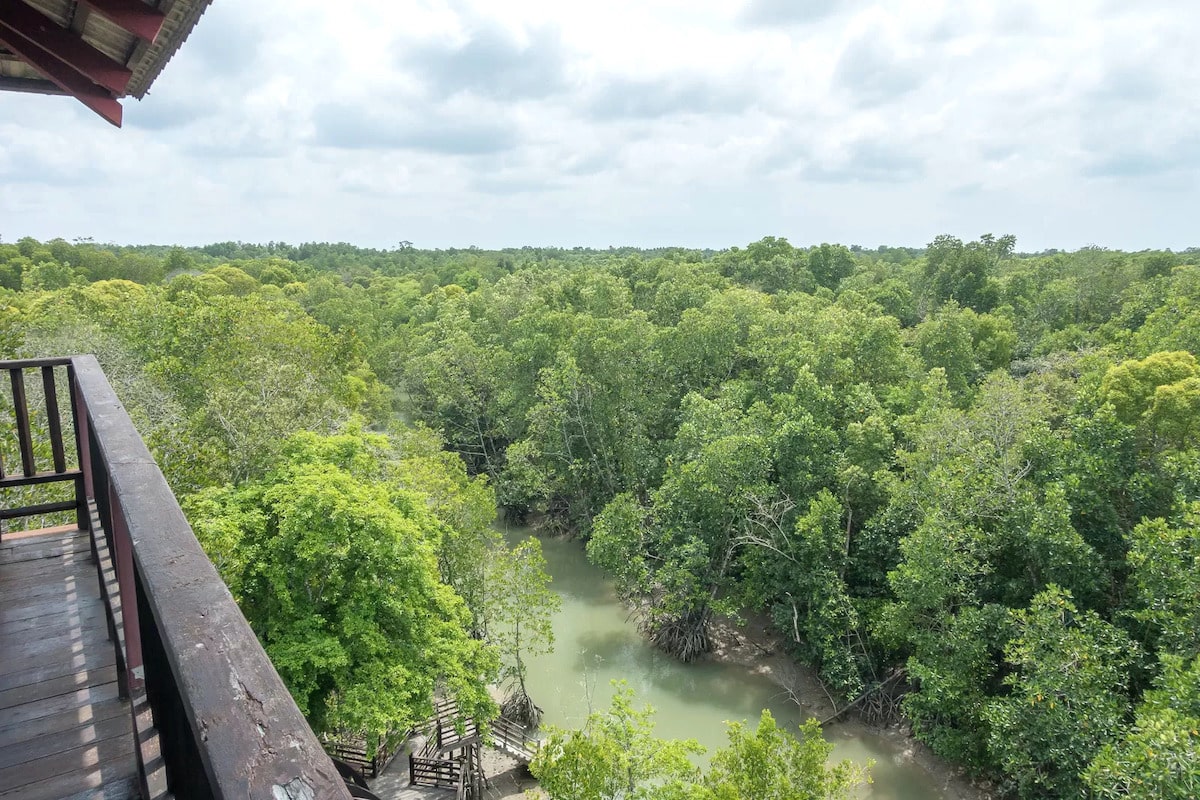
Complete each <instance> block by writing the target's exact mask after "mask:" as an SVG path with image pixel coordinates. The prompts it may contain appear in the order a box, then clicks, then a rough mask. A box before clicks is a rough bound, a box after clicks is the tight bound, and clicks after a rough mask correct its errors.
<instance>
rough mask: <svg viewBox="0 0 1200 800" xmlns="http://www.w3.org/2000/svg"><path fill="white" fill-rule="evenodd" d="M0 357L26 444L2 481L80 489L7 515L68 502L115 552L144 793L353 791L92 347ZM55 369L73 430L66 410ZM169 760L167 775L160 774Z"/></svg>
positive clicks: (118, 639)
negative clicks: (37, 408) (36, 423)
mask: <svg viewBox="0 0 1200 800" xmlns="http://www.w3.org/2000/svg"><path fill="white" fill-rule="evenodd" d="M0 369H3V370H7V371H8V373H9V376H10V383H11V385H12V393H13V406H14V419H15V428H16V435H17V440H18V450H19V452H20V458H21V470H20V472H21V474H20V475H9V476H3V477H0V487H9V488H12V487H24V486H32V485H36V484H42V483H57V482H66V481H71V482H73V483H74V489H75V490H74V497H73V498H72V499H71V500H69V501H66V500H56V501H54V502H48V503H32V504H26V505H23V506H20V507H16V508H9V509H5V510H3V511H0V519H13V518H18V517H27V516H34V515H42V514H48V513H54V512H60V513H61V512H63V511H73V512H74V515H75V517H76V521H77V522H78V524H79V526H80V527H81V528H82V529H86V530H91V531H92V532H93V533H94V536H93V542H94V543H95V542H97V541H98V542H99V545H100V548H99V549H101V550H107V553H102V554H101V556H102V557H98V558H97V563H98V569H101V570H103V569H104V566H103V565H104V564H105V563H106V562H108V561H109V560H111V565H112V568H113V571H115V574H116V578H117V586H118V594H119V605H120V619H119V631H117V633H118V634H119V635H118V636H115V637H114V640H115V641H114V647H116V648H117V651H118V652H117V657H118V665H119V670H118V679H119V684H120V688H121V691H122V694H123V695H124V696H126V697H128V698H129V699H130V700H131V701H132V702H131V708H132V709H133V717H134V719H133V725H134V731H135V735H136V736H137V742H138V745H139V746H138V747H137V748H135V751H136V755H137V760H138V771H139V775H140V776H141V778H142V782H143V786H142V792H143V796H145V797H155V796H161V795H163V793H164V792H170V793H171V794H173V795H174V796H175V797H176V798H180V800H188V799H189V798H235V797H236V798H255V799H257V798H263V799H264V800H266V799H267V798H299V797H317V798H348V797H350V795H349V793H348V792H347V790H346V788H345V785H344V784H343V782H342V780H341V778H340V776H339V775H338V773H337V771H336V770H335V769H334V767H333V764H332V762H331V761H330V760H329V757H328V756H327V755H326V754H325V752H324V751H323V750H322V749H321V745H320V743H319V742H318V741H317V738H316V736H314V735H313V733H312V730H311V729H310V728H309V726H308V723H307V722H306V721H305V719H304V716H303V715H302V714H301V713H300V710H299V709H298V708H297V707H296V704H295V702H294V701H293V700H292V697H291V695H290V694H289V693H288V691H287V688H286V687H285V686H284V685H283V681H282V680H281V679H280V678H279V675H278V674H277V673H276V671H275V668H274V667H273V666H272V665H271V662H270V660H269V659H268V658H267V655H266V653H265V652H264V651H263V649H262V646H261V645H260V644H259V641H258V639H257V638H256V637H255V635H254V632H253V631H251V630H250V626H249V624H248V623H247V622H246V619H245V617H243V616H242V614H241V612H240V611H239V610H238V607H237V604H236V603H235V602H234V600H233V597H232V596H231V595H230V593H229V590H228V589H227V588H226V586H225V584H224V583H223V582H222V581H221V578H220V577H219V576H218V575H217V572H216V570H215V569H214V568H213V566H212V563H211V562H210V561H209V559H208V557H207V556H206V555H205V554H204V551H203V550H202V549H201V547H200V544H199V542H197V541H196V537H195V535H194V534H193V533H192V530H191V528H190V527H189V526H188V523H187V520H186V519H184V516H183V512H182V511H181V510H180V508H179V503H178V502H177V501H176V499H175V496H174V494H172V492H171V489H170V488H169V487H168V486H167V483H166V480H165V479H164V478H163V475H162V473H161V472H160V471H159V469H158V466H157V465H156V464H155V462H154V459H153V458H152V457H151V456H150V453H149V451H148V450H147V449H146V445H145V444H144V443H143V442H142V439H141V437H140V436H139V435H138V433H137V431H136V430H135V429H134V426H133V423H132V422H131V421H130V419H129V415H128V414H127V413H126V412H125V409H124V408H123V407H122V405H121V403H120V401H119V400H118V399H117V396H116V394H115V393H114V392H113V390H112V387H111V386H109V383H108V380H107V379H106V378H105V376H104V373H103V371H102V370H101V369H100V365H99V364H98V363H97V361H96V359H95V358H94V357H92V356H75V357H71V358H57V359H37V360H28V361H2V362H0ZM30 371H35V372H38V373H40V375H41V380H42V393H43V395H44V397H45V405H46V412H47V418H46V428H45V430H46V433H47V434H48V436H49V439H50V441H49V452H50V458H49V460H50V462H51V463H50V464H49V469H46V470H40V469H39V467H40V466H41V465H39V464H38V463H37V458H36V456H35V451H36V450H37V449H38V448H36V447H35V442H34V427H33V425H32V422H31V419H30V407H29V404H28V401H27V397H26V392H25V379H26V374H27V373H28V372H30ZM60 373H63V374H65V381H66V387H65V394H66V396H68V397H69V399H70V417H71V421H72V425H71V427H72V429H73V436H74V442H73V443H72V442H69V440H68V439H67V437H66V436H65V434H64V432H63V425H62V416H61V415H60V413H59V405H60V403H59V398H60V397H62V394H61V393H60V391H61V389H62V384H61V383H60V379H59V374H60ZM42 444H44V443H42ZM69 444H74V447H73V448H68V445H69ZM42 449H43V451H44V449H45V448H44V447H43V448H42ZM69 449H71V450H74V453H70V452H69ZM70 455H73V456H74V463H70V459H69V456H70ZM102 574H103V573H102ZM164 771H165V783H166V785H165V786H157V785H154V784H155V781H156V780H157V779H158V778H159V777H161V776H162V774H163V772H164Z"/></svg>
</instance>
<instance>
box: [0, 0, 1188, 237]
mask: <svg viewBox="0 0 1200 800" xmlns="http://www.w3.org/2000/svg"><path fill="white" fill-rule="evenodd" d="M1198 42H1200V4H1198V3H1197V0H1141V1H1140V2H1135V1H1134V0H1092V2H1087V1H1085V0H1054V1H1053V2H1045V1H1038V2H1025V0H1002V1H998V2H991V1H990V0H971V1H970V2H968V1H967V0H944V1H942V2H938V0H891V1H890V2H874V3H872V2H865V1H861V0H723V1H721V0H604V2H593V0H569V1H568V2H564V1H563V0H504V2H497V1H496V0H488V1H484V0H478V1H477V0H451V1H450V2H438V1H437V0H430V2H409V1H408V0H377V1H376V0H371V1H370V2H367V1H361V0H360V1H356V2H329V1H328V0H321V2H316V1H315V0H216V1H215V2H214V3H213V5H212V7H211V8H210V9H209V11H208V12H207V13H206V14H205V15H204V16H203V17H202V18H201V20H200V23H199V25H198V26H197V27H196V29H195V31H194V32H193V34H192V36H191V38H190V39H189V40H188V41H187V42H186V43H185V44H184V46H183V48H182V50H181V51H180V52H179V54H178V55H176V57H175V58H174V60H172V61H171V62H170V63H169V64H168V65H167V67H166V69H165V70H164V72H163V74H162V75H161V76H160V77H159V79H158V81H157V82H156V83H155V84H154V86H153V87H152V90H151V92H150V94H149V95H147V96H146V98H145V99H144V100H142V101H141V102H138V101H135V100H132V99H127V100H126V101H124V104H125V109H126V110H125V127H124V128H123V129H122V130H117V129H115V128H112V127H111V126H109V125H108V124H107V123H105V122H104V121H103V120H101V119H100V118H99V117H97V116H95V115H93V114H92V113H91V112H90V111H88V110H87V109H86V108H84V107H83V106H82V105H81V104H79V103H77V102H76V101H74V100H71V99H68V98H58V97H44V96H29V95H21V94H14V93H0V236H2V237H3V239H4V241H13V240H15V239H16V238H18V237H20V236H24V235H31V236H35V237H37V238H40V239H47V238H51V237H54V236H62V237H64V238H67V239H73V238H75V237H79V236H90V237H94V238H95V239H97V240H100V241H114V242H120V243H143V242H155V243H178V244H202V243H206V242H211V241H223V240H229V239H240V240H244V241H267V240H284V241H289V242H300V241H326V240H334V241H348V242H353V243H355V244H361V245H369V246H376V247H391V246H394V245H395V244H396V243H397V242H399V241H401V240H408V241H411V242H413V243H414V244H416V245H417V246H419V247H450V246H468V245H473V244H474V245H479V246H481V247H501V246H518V245H525V244H536V245H567V246H571V245H585V246H595V247H607V246H609V245H624V244H631V245H641V246H657V245H686V246H693V247H718V248H721V247H728V246H730V245H735V244H737V245H744V244H746V243H747V242H750V241H754V240H756V239H759V238H761V237H763V236H766V235H774V236H786V237H787V238H788V239H789V240H790V241H792V242H793V243H795V244H812V243H818V242H822V241H833V242H842V243H845V244H862V245H866V246H874V245H877V244H884V243H886V244H898V245H921V244H924V243H926V242H928V241H930V240H931V239H932V238H933V237H934V236H935V235H937V234H939V233H951V234H954V235H957V236H961V237H963V238H973V237H975V236H977V235H979V234H981V233H987V232H992V233H995V234H997V235H999V234H1004V233H1013V234H1016V236H1017V239H1018V248H1019V249H1021V250H1037V249H1042V248H1047V247H1060V248H1076V247H1079V246H1082V245H1085V244H1099V245H1102V246H1107V247H1114V248H1125V249H1141V248H1147V247H1172V248H1176V249H1179V248H1183V247H1187V246H1192V245H1200V225H1198V220H1200V45H1198V44H1197V43H1198Z"/></svg>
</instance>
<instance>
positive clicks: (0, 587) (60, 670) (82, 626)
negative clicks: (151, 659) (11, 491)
mask: <svg viewBox="0 0 1200 800" xmlns="http://www.w3.org/2000/svg"><path fill="white" fill-rule="evenodd" d="M110 574H111V573H110ZM100 592H101V586H100V581H99V578H98V576H97V570H96V564H95V562H94V561H93V559H92V554H91V545H90V541H89V536H88V534H87V533H85V532H81V531H79V530H78V529H76V528H73V527H71V528H56V529H50V530H45V531H35V532H32V533H25V534H5V535H4V538H3V540H0V798H3V800H9V799H10V798H21V800H37V799H39V798H72V800H82V799H83V798H104V800H117V799H118V798H127V797H133V796H136V794H137V783H136V772H137V766H136V762H135V759H134V754H133V746H134V740H133V732H132V731H133V722H132V715H131V713H130V707H129V702H128V701H127V700H121V699H120V698H119V697H118V691H117V674H116V666H115V663H116V653H115V650H114V647H113V643H112V641H111V640H110V639H109V635H108V621H107V619H106V616H105V611H104V603H103V601H102V599H101V594H100ZM118 619H119V617H118Z"/></svg>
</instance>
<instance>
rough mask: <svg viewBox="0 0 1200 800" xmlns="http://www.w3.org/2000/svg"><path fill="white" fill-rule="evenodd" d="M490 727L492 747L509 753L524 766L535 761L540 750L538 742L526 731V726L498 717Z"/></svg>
mask: <svg viewBox="0 0 1200 800" xmlns="http://www.w3.org/2000/svg"><path fill="white" fill-rule="evenodd" d="M490 726H491V730H490V732H491V745H492V747H494V748H496V749H497V750H499V751H501V752H503V753H507V754H508V755H510V756H512V757H513V758H515V759H516V760H517V761H520V762H521V763H522V764H528V763H529V762H530V761H533V756H534V755H535V754H536V753H537V749H538V740H537V739H535V738H534V737H533V736H531V735H530V734H529V732H528V731H526V730H525V726H524V725H519V724H517V723H516V722H513V721H512V720H507V719H505V718H504V717H497V718H496V719H494V720H492V721H491V723H490Z"/></svg>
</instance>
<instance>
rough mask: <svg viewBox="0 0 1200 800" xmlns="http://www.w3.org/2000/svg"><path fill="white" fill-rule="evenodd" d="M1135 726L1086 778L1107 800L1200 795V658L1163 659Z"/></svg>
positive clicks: (1159, 799)
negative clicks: (1189, 659) (1159, 673)
mask: <svg viewBox="0 0 1200 800" xmlns="http://www.w3.org/2000/svg"><path fill="white" fill-rule="evenodd" d="M1162 667H1163V671H1162V674H1161V675H1160V676H1159V678H1158V680H1157V681H1156V682H1155V688H1154V689H1152V690H1150V691H1148V692H1146V695H1145V697H1143V698H1142V703H1141V705H1139V706H1138V708H1137V718H1136V719H1135V720H1134V723H1133V726H1132V727H1130V728H1129V729H1128V730H1126V732H1125V734H1124V736H1122V738H1121V740H1120V741H1118V742H1115V743H1111V744H1107V745H1105V746H1104V748H1103V749H1102V750H1101V751H1100V753H1099V754H1097V756H1096V758H1095V759H1093V761H1092V763H1091V764H1090V765H1089V766H1088V768H1087V769H1086V770H1085V771H1084V773H1083V781H1084V783H1085V784H1086V785H1087V788H1088V789H1089V790H1090V791H1091V794H1092V796H1094V797H1097V798H1103V800H1119V799H1123V798H1129V797H1138V798H1146V800H1193V799H1194V798H1195V797H1197V796H1198V795H1200V656H1198V657H1196V658H1195V659H1193V660H1192V661H1191V663H1190V664H1189V663H1188V662H1186V661H1184V660H1183V659H1182V658H1179V657H1177V656H1164V657H1163V659H1162Z"/></svg>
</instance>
